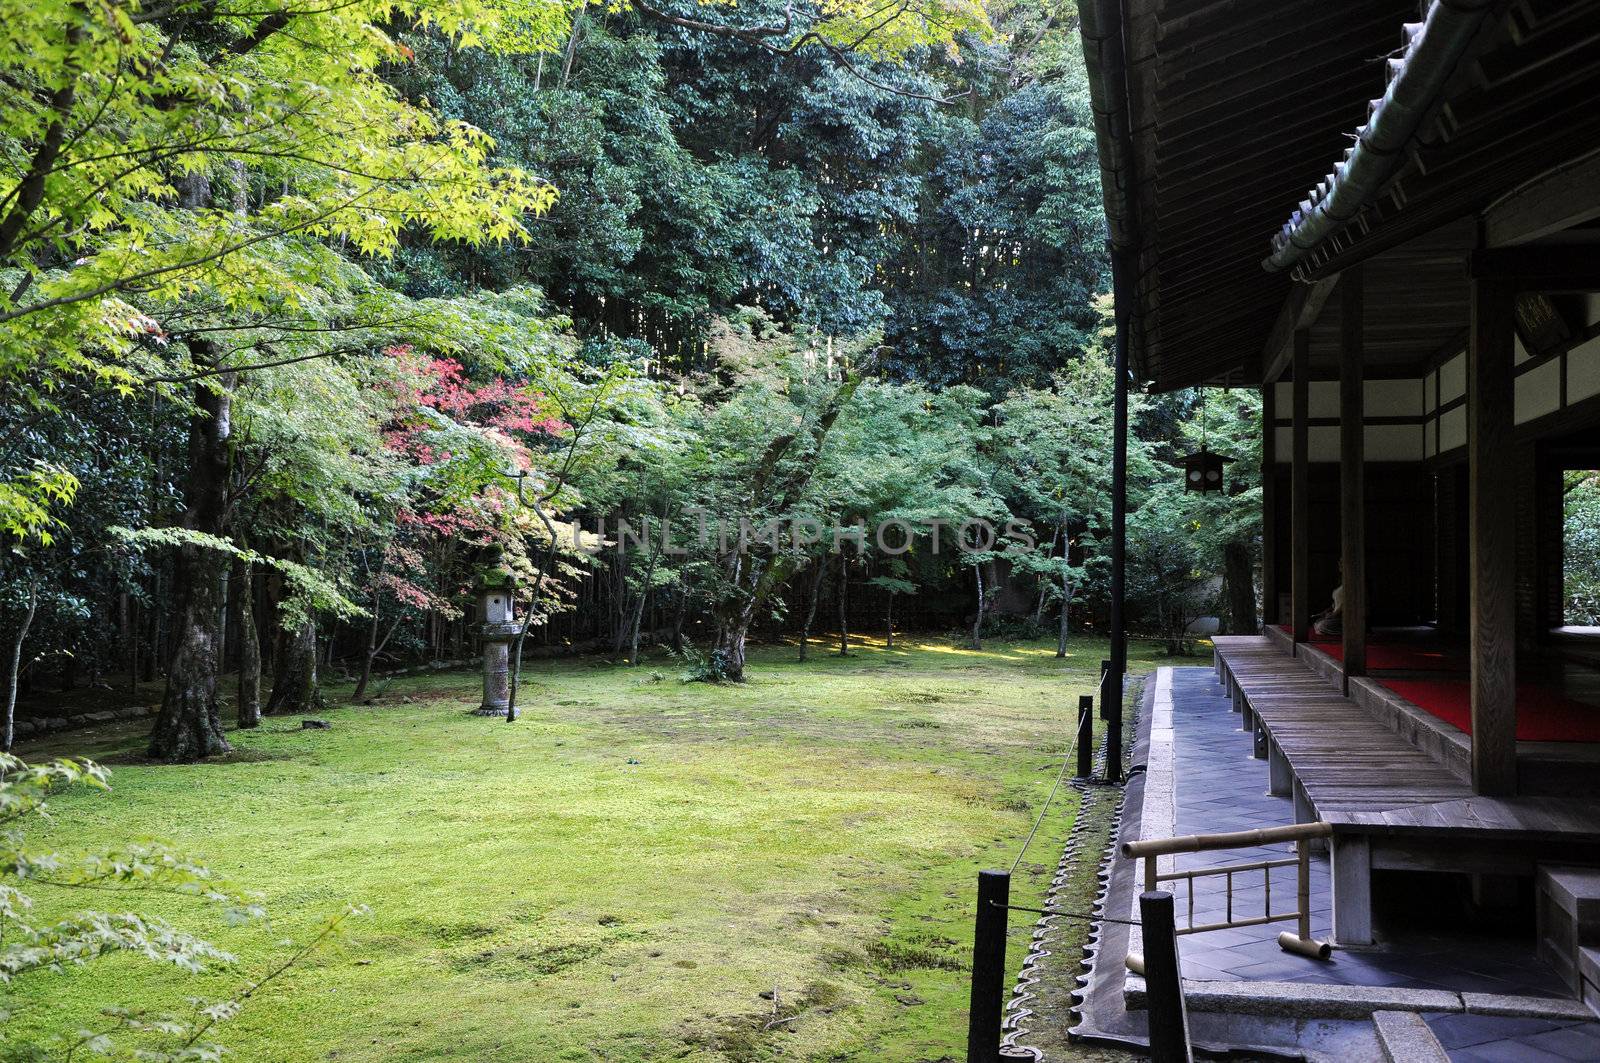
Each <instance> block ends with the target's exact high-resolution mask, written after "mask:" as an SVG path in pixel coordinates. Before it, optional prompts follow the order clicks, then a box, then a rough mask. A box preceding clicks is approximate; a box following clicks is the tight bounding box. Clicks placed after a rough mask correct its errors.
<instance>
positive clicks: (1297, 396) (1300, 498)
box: [1289, 329, 1311, 642]
mask: <svg viewBox="0 0 1600 1063" xmlns="http://www.w3.org/2000/svg"><path fill="white" fill-rule="evenodd" d="M1292 364H1293V366H1294V369H1293V372H1294V431H1293V436H1294V454H1293V458H1292V462H1291V466H1290V473H1289V526H1290V532H1289V596H1290V598H1291V599H1292V604H1291V606H1290V608H1291V609H1292V610H1293V613H1294V615H1293V616H1292V617H1291V618H1290V621H1289V633H1290V634H1291V635H1292V636H1293V637H1294V640H1295V641H1296V642H1304V641H1305V640H1306V636H1307V635H1308V634H1309V629H1310V627H1311V427H1310V424H1309V419H1310V416H1311V333H1310V331H1309V330H1307V329H1299V330H1297V331H1296V332H1295V334H1294V360H1293V362H1292Z"/></svg>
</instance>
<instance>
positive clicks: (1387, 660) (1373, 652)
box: [1278, 625, 1467, 672]
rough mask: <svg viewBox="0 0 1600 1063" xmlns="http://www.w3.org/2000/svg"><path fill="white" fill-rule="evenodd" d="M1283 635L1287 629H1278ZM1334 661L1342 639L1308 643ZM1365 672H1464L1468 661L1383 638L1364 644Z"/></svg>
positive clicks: (1314, 636)
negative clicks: (1366, 670)
mask: <svg viewBox="0 0 1600 1063" xmlns="http://www.w3.org/2000/svg"><path fill="white" fill-rule="evenodd" d="M1278 630H1279V631H1282V632H1283V633H1284V634H1286V635H1287V634H1288V633H1289V629H1288V628H1286V627H1284V626H1282V625H1278ZM1307 641H1308V642H1310V643H1311V644H1312V645H1314V646H1316V648H1317V649H1318V650H1319V651H1320V652H1322V653H1326V654H1327V655H1328V656H1329V657H1332V658H1333V659H1334V660H1336V661H1342V660H1344V639H1343V638H1342V637H1341V636H1339V635H1319V634H1317V633H1316V632H1315V631H1313V632H1312V633H1311V637H1310V638H1309V639H1308V640H1307ZM1367 668H1368V669H1374V670H1377V671H1381V672H1465V671H1466V670H1467V659H1466V657H1465V656H1462V655H1461V654H1459V653H1456V652H1453V651H1450V650H1442V649H1429V648H1426V647H1422V646H1413V645H1410V644H1408V643H1405V642H1396V643H1386V642H1384V641H1383V640H1382V638H1369V639H1368V640H1367Z"/></svg>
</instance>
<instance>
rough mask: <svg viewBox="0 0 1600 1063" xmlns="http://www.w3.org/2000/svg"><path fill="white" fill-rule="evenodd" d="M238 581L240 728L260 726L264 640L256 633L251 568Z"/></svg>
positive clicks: (253, 582) (253, 574)
mask: <svg viewBox="0 0 1600 1063" xmlns="http://www.w3.org/2000/svg"><path fill="white" fill-rule="evenodd" d="M243 569H244V571H243V574H242V575H241V576H240V578H239V726H240V727H241V728H251V727H255V726H257V725H258V724H260V723H261V636H260V635H259V634H258V633H257V631H256V595H255V583H256V579H255V573H254V572H253V571H252V570H251V568H250V566H249V565H248V564H246V565H244V566H243Z"/></svg>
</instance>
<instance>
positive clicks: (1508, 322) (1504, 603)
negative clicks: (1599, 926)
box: [1467, 275, 1517, 796]
mask: <svg viewBox="0 0 1600 1063" xmlns="http://www.w3.org/2000/svg"><path fill="white" fill-rule="evenodd" d="M1515 312H1516V307H1515V289H1514V288H1513V287H1512V285H1511V284H1510V283H1508V281H1507V280H1506V278H1504V277H1499V276H1493V275H1489V276H1475V277H1474V278H1473V279H1472V327H1471V337H1470V340H1469V342H1468V344H1467V477H1468V491H1467V494H1468V503H1467V504H1468V506H1469V507H1470V509H1469V511H1468V532H1467V538H1468V540H1469V545H1468V549H1469V555H1470V560H1471V578H1472V585H1471V596H1470V625H1469V626H1470V641H1471V648H1472V788H1473V790H1474V791H1475V792H1477V793H1480V794H1488V795H1494V796H1505V795H1510V794H1514V793H1515V792H1516V789H1517V742H1516V731H1517V657H1516V653H1517V650H1516V604H1517V603H1516V509H1515V507H1514V505H1513V501H1514V499H1515V497H1516V487H1517V485H1516V453H1515V450H1514V443H1513V439H1512V434H1513V433H1512V426H1513V406H1512V402H1513V397H1514V388H1515V383H1516V378H1515V375H1514V370H1513V362H1514V358H1515V355H1514V346H1513V342H1514V341H1513V335H1514V332H1513V326H1514V319H1515Z"/></svg>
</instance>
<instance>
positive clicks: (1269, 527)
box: [1261, 383, 1282, 624]
mask: <svg viewBox="0 0 1600 1063" xmlns="http://www.w3.org/2000/svg"><path fill="white" fill-rule="evenodd" d="M1277 392H1278V385H1277V384H1275V383H1267V384H1263V385H1262V386H1261V619H1262V621H1263V622H1265V623H1268V624H1278V623H1282V618H1281V617H1279V616H1278V395H1277Z"/></svg>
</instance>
